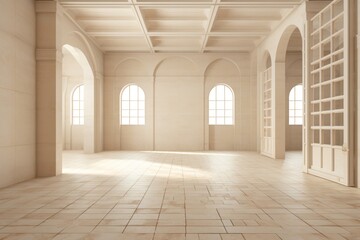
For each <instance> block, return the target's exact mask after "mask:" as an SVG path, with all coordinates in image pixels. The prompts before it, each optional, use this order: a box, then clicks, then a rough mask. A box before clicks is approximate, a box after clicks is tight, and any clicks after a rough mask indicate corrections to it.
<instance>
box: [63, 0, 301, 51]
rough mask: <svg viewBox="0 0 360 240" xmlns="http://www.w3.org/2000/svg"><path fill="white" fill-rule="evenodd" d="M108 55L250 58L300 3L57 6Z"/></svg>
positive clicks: (230, 0) (208, 0)
mask: <svg viewBox="0 0 360 240" xmlns="http://www.w3.org/2000/svg"><path fill="white" fill-rule="evenodd" d="M59 2H60V3H61V5H62V6H63V7H64V8H65V11H66V14H67V15H68V16H69V17H70V18H71V19H72V20H73V21H74V22H75V23H77V24H78V25H79V26H80V27H81V28H82V29H83V30H84V32H86V34H88V35H89V36H90V37H91V38H92V39H93V40H94V42H95V43H96V44H97V45H98V46H99V47H100V49H102V50H103V51H104V52H151V53H155V52H197V53H202V52H248V51H251V50H253V49H254V48H255V46H256V45H257V44H258V43H259V42H260V41H261V40H262V39H263V38H264V37H265V36H267V35H268V34H269V33H270V32H271V31H272V30H273V29H274V28H275V27H276V26H277V25H278V24H279V23H280V22H281V21H282V20H283V19H284V18H285V17H286V16H287V15H288V14H289V13H290V12H291V11H292V10H293V9H294V8H295V7H297V6H298V5H299V4H300V3H301V2H302V0H168V1H165V0H103V1H101V0H97V1H96V0H59Z"/></svg>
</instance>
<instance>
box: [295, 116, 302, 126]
mask: <svg viewBox="0 0 360 240" xmlns="http://www.w3.org/2000/svg"><path fill="white" fill-rule="evenodd" d="M295 124H298V125H302V124H303V120H302V117H297V118H295Z"/></svg>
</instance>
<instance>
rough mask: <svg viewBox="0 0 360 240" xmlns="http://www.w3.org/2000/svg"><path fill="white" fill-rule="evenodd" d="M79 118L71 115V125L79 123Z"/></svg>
mask: <svg viewBox="0 0 360 240" xmlns="http://www.w3.org/2000/svg"><path fill="white" fill-rule="evenodd" d="M79 124H80V119H79V118H78V117H73V125H79Z"/></svg>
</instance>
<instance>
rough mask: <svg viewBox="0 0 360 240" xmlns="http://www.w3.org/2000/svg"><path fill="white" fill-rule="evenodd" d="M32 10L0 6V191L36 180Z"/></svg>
mask: <svg viewBox="0 0 360 240" xmlns="http://www.w3.org/2000/svg"><path fill="white" fill-rule="evenodd" d="M35 125H36V123H35V10H34V2H33V1H28V0H2V1H1V2H0V188H1V187H5V186H8V185H11V184H14V183H18V182H21V181H25V180H28V179H31V178H33V177H35V169H36V163H35Z"/></svg>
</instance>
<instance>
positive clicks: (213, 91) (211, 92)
mask: <svg viewBox="0 0 360 240" xmlns="http://www.w3.org/2000/svg"><path fill="white" fill-rule="evenodd" d="M215 100H216V88H213V89H212V90H211V91H210V94H209V101H215Z"/></svg>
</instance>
